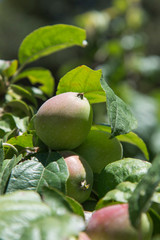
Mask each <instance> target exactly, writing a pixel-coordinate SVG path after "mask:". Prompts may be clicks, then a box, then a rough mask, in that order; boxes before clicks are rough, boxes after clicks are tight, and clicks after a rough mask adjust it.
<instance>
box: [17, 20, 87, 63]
mask: <svg viewBox="0 0 160 240" xmlns="http://www.w3.org/2000/svg"><path fill="white" fill-rule="evenodd" d="M85 38H86V33H85V30H83V29H81V28H78V27H74V26H71V25H65V24H57V25H53V26H45V27H41V28H39V29H36V30H35V31H33V32H32V33H30V34H29V35H28V36H27V37H26V38H25V39H24V40H23V41H22V43H21V45H20V48H19V62H20V64H23V65H24V64H27V63H29V62H32V61H34V60H36V59H38V58H40V57H43V56H46V55H49V54H51V53H53V52H56V51H59V50H61V49H64V48H67V47H71V46H74V45H79V46H83V41H84V40H85Z"/></svg>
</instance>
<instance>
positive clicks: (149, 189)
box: [129, 155, 160, 228]
mask: <svg viewBox="0 0 160 240" xmlns="http://www.w3.org/2000/svg"><path fill="white" fill-rule="evenodd" d="M159 169H160V155H157V157H156V158H155V159H154V161H153V162H152V167H151V168H150V169H149V170H148V172H147V174H146V175H145V176H144V177H143V178H142V180H141V181H140V182H139V184H138V185H137V187H136V189H135V191H134V193H133V194H132V196H131V198H130V199H129V214H130V220H131V223H132V225H133V226H134V227H136V228H138V226H139V222H140V218H141V214H142V213H143V212H146V211H147V210H148V209H149V207H150V204H151V198H152V196H153V194H154V192H155V190H156V187H157V186H158V184H159V183H160V174H159Z"/></svg>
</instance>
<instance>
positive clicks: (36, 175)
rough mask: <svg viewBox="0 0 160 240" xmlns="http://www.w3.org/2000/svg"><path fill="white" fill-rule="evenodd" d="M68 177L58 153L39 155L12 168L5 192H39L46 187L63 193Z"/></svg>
mask: <svg viewBox="0 0 160 240" xmlns="http://www.w3.org/2000/svg"><path fill="white" fill-rule="evenodd" d="M68 175H69V173H68V169H67V166H66V164H65V161H64V159H63V158H61V156H60V155H59V154H58V153H56V152H51V153H39V154H36V156H35V157H32V158H31V159H30V160H26V161H24V162H21V163H20V164H18V165H17V166H16V167H15V168H13V170H12V174H11V177H10V180H9V183H8V187H7V192H12V191H16V190H19V189H20V190H35V191H37V192H41V191H42V189H43V187H44V186H47V187H53V188H56V189H58V190H60V191H62V192H64V193H65V190H66V181H67V179H68Z"/></svg>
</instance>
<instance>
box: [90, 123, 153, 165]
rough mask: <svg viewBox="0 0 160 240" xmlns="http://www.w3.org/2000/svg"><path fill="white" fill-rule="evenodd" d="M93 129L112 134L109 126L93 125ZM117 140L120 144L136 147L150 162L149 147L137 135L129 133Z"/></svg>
mask: <svg viewBox="0 0 160 240" xmlns="http://www.w3.org/2000/svg"><path fill="white" fill-rule="evenodd" d="M92 129H97V130H102V131H105V132H109V133H111V127H110V126H108V125H105V124H102V125H100V124H97V125H93V126H92ZM116 138H117V139H118V140H119V141H120V142H127V143H130V144H133V145H135V146H136V147H138V148H139V149H140V150H141V151H142V152H143V154H144V156H145V157H146V159H147V160H149V153H148V150H147V146H146V144H145V142H144V141H143V140H142V139H141V138H140V137H139V136H138V135H137V134H136V133H133V132H129V133H126V134H124V135H119V136H116Z"/></svg>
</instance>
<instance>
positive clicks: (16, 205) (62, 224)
mask: <svg viewBox="0 0 160 240" xmlns="http://www.w3.org/2000/svg"><path fill="white" fill-rule="evenodd" d="M53 200H54V199H53ZM57 212H58V213H61V206H59V207H57V209H52V208H51V207H50V206H48V205H47V204H46V203H44V202H43V201H42V199H41V197H40V196H39V195H38V194H37V193H35V192H33V191H17V192H15V193H12V194H6V195H4V196H1V197H0V237H1V238H2V239H3V240H28V239H30V240H40V239H41V240H51V239H58V240H64V239H69V238H70V237H71V236H74V235H78V233H79V232H80V231H82V230H83V229H84V221H83V219H82V218H81V217H79V216H76V215H74V214H71V213H66V214H63V215H61V214H58V213H57ZM62 230H63V231H62Z"/></svg>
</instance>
